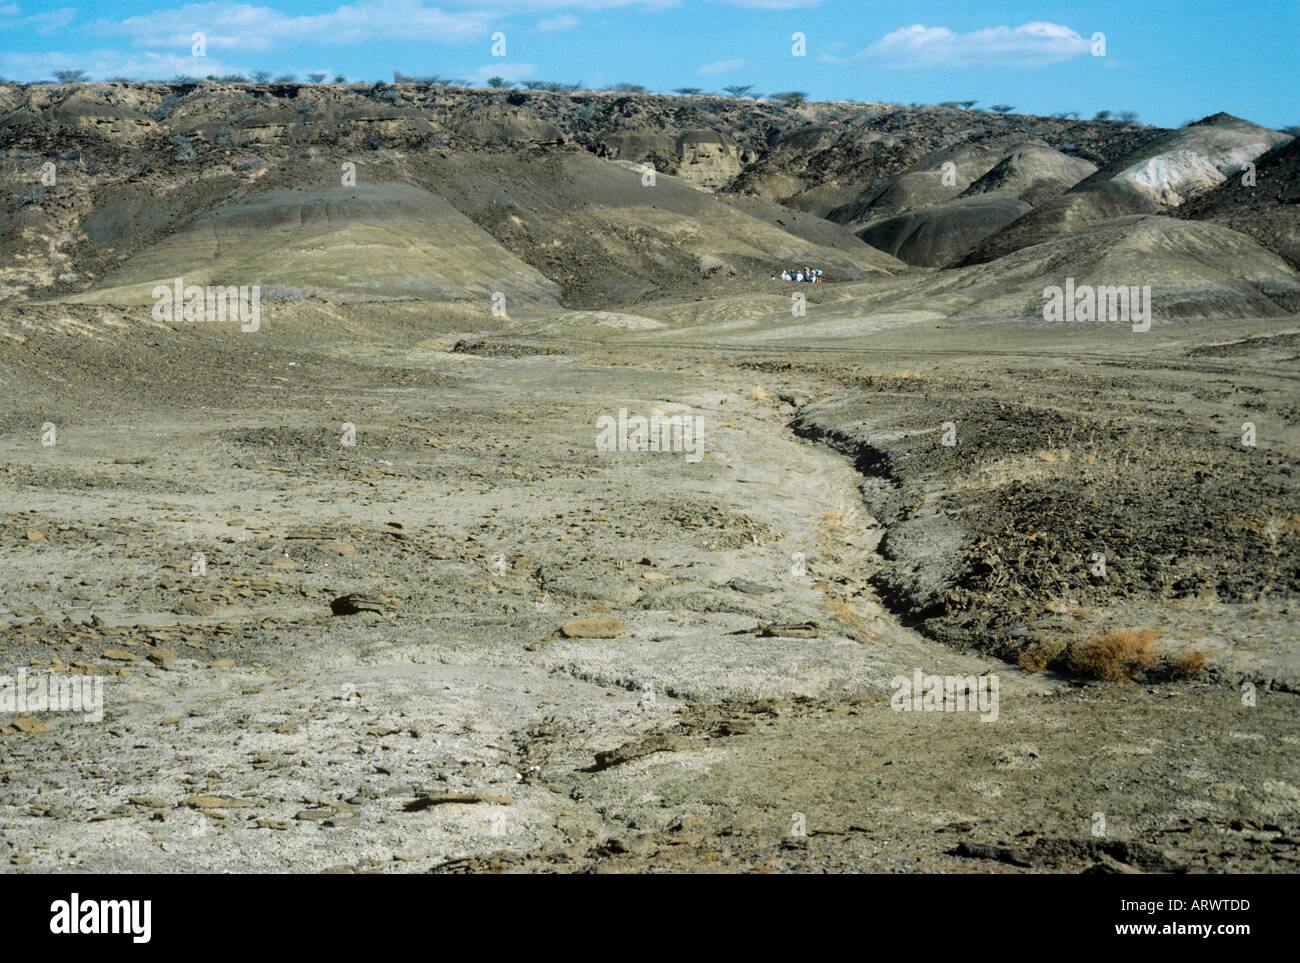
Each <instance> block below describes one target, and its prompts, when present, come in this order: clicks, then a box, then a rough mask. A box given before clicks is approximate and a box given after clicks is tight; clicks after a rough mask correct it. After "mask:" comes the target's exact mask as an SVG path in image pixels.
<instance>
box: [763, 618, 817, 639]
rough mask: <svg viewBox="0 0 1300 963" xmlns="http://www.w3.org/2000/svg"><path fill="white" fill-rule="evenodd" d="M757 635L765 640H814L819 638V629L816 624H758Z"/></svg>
mask: <svg viewBox="0 0 1300 963" xmlns="http://www.w3.org/2000/svg"><path fill="white" fill-rule="evenodd" d="M758 634H759V635H761V636H764V637H766V638H785V639H816V638H819V637H820V636H821V634H822V633H821V629H820V628H818V626H817V623H816V622H798V623H793V624H787V625H768V624H767V623H765V622H760V623H758Z"/></svg>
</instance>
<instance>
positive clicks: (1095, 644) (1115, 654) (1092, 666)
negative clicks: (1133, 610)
mask: <svg viewBox="0 0 1300 963" xmlns="http://www.w3.org/2000/svg"><path fill="white" fill-rule="evenodd" d="M1158 638H1160V630H1159V629H1143V630H1142V631H1141V632H1138V631H1135V630H1133V629H1113V630H1111V631H1110V632H1107V633H1106V634H1105V635H1095V636H1093V637H1092V638H1091V639H1089V640H1088V641H1087V642H1085V643H1084V644H1083V645H1081V646H1078V647H1077V648H1075V649H1074V650H1073V651H1072V652H1071V653H1070V657H1069V665H1070V671H1071V672H1074V673H1075V674H1076V675H1081V676H1084V677H1086V678H1089V679H1102V680H1104V681H1106V682H1132V681H1133V676H1134V675H1135V674H1137V673H1138V672H1141V671H1143V670H1145V669H1149V668H1151V666H1153V665H1155V664H1156V662H1157V661H1159V656H1158V655H1156V652H1155V641H1156V639H1158Z"/></svg>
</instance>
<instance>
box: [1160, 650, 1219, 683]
mask: <svg viewBox="0 0 1300 963" xmlns="http://www.w3.org/2000/svg"><path fill="white" fill-rule="evenodd" d="M1165 661H1166V662H1167V663H1168V665H1169V677H1170V678H1171V679H1194V678H1196V676H1198V675H1202V674H1204V673H1205V672H1206V671H1207V670H1208V669H1209V668H1210V657H1209V655H1208V654H1206V652H1205V651H1204V650H1203V649H1193V650H1191V651H1190V652H1175V653H1174V654H1173V655H1171V656H1169V657H1168V658H1167V659H1166V660H1165Z"/></svg>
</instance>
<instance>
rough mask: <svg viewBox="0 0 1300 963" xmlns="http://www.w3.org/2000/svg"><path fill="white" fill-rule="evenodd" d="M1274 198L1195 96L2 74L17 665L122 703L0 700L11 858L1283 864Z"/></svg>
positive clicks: (1236, 126)
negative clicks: (1138, 118)
mask: <svg viewBox="0 0 1300 963" xmlns="http://www.w3.org/2000/svg"><path fill="white" fill-rule="evenodd" d="M1243 165H1249V166H1250V167H1251V168H1252V170H1253V171H1254V178H1253V180H1254V183H1245V182H1244V181H1243V176H1242V171H1243ZM1298 183H1300V174H1298V168H1297V153H1296V149H1295V141H1294V140H1292V139H1291V137H1290V135H1288V134H1287V133H1284V132H1280V131H1275V130H1269V129H1266V128H1263V127H1259V126H1257V125H1255V124H1252V123H1249V122H1248V121H1246V120H1243V119H1240V118H1235V117H1229V116H1227V115H1223V114H1218V115H1214V116H1210V117H1207V118H1205V119H1204V120H1202V121H1199V122H1197V123H1194V124H1191V125H1189V126H1186V127H1183V128H1179V129H1177V130H1163V129H1158V128H1154V127H1145V126H1142V125H1138V124H1136V123H1120V122H1114V121H1078V120H1069V119H1062V118H1044V117H1036V116H1020V115H1015V114H1009V115H1006V116H1002V115H996V114H991V113H985V112H981V111H972V110H962V109H959V108H940V107H925V108H907V107H900V106H895V105H888V104H863V103H806V104H803V105H800V106H796V107H790V106H784V105H781V104H777V103H771V102H756V101H742V100H739V99H737V98H721V97H716V98H715V97H703V96H701V97H659V96H654V95H622V94H610V93H587V92H583V93H573V94H559V93H551V92H542V91H536V92H524V91H485V90H484V91H478V90H461V89H450V88H445V87H430V86H427V85H415V84H408V85H398V86H393V85H375V86H374V87H371V86H368V85H367V86H361V85H357V86H346V85H321V86H308V85H298V84H262V85H257V84H244V85H236V84H220V83H200V84H184V85H163V84H156V85H142V84H127V83H119V84H80V85H33V86H20V85H0V198H3V203H0V385H2V386H3V400H4V403H3V405H2V406H0V493H2V495H3V498H4V501H5V502H6V504H5V505H4V508H3V512H2V513H0V651H2V652H3V659H0V674H7V675H9V676H14V675H15V673H17V672H18V671H19V670H20V669H21V670H23V671H24V672H25V673H26V674H27V676H28V677H29V678H35V677H38V676H39V677H42V678H45V677H50V678H54V677H57V678H60V679H71V678H76V679H77V680H78V681H80V680H82V679H98V680H101V681H102V692H103V712H102V718H100V719H93V718H91V717H90V716H89V715H88V714H87V713H85V712H74V711H29V712H25V713H24V712H20V711H16V710H15V711H12V712H0V865H2V866H3V868H4V869H5V870H6V871H9V872H148V871H152V872H157V871H161V872H203V871H219V872H227V871H233V872H249V871H260V872H280V871H294V872H317V871H324V870H331V871H345V872H683V871H687V872H851V871H865V872H945V873H986V872H999V873H1002V872H1021V873H1023V872H1104V873H1123V872H1192V873H1220V872H1248V873H1289V872H1295V871H1297V869H1298V868H1300V640H1298V639H1297V624H1298V621H1300V619H1298V617H1300V613H1298V612H1297V591H1300V498H1298V497H1297V495H1298V493H1300V479H1297V477H1296V471H1297V456H1298V455H1300V365H1297V361H1298V360H1300V314H1298V313H1297V312H1300V272H1298V271H1297V266H1300V260H1298V253H1300V247H1298V246H1297V225H1298V224H1300V218H1298V216H1297V210H1296V203H1297V200H1300V189H1298V188H1297V184H1298ZM806 266H812V267H815V268H818V269H821V270H823V271H824V272H825V273H824V278H825V280H824V281H823V282H822V283H818V284H806V283H802V284H801V283H797V282H790V281H784V280H781V279H780V278H779V277H778V275H779V274H780V272H781V271H782V269H796V270H800V269H802V268H804V267H806ZM177 278H181V279H183V285H182V288H183V287H184V286H185V285H198V286H200V288H210V287H211V286H223V287H224V286H228V285H235V286H240V285H243V286H253V285H256V286H258V288H259V290H260V297H261V301H260V313H259V314H258V315H257V317H256V324H245V325H243V326H242V328H241V324H240V323H239V319H238V318H236V317H222V318H220V319H217V318H213V317H211V316H210V315H204V316H201V317H198V318H196V319H195V320H187V318H186V316H185V315H184V312H183V311H181V310H178V311H177V312H176V313H175V314H173V315H172V316H170V317H168V316H166V315H165V314H160V311H159V308H158V303H159V296H158V294H157V292H156V290H155V289H156V288H157V287H158V286H159V285H162V286H164V287H165V288H167V289H170V288H171V286H172V285H173V282H174V279H177ZM1086 286H1092V287H1097V286H1106V287H1115V288H1118V287H1120V286H1122V287H1124V288H1125V290H1126V293H1127V291H1128V290H1129V289H1130V288H1131V289H1133V297H1132V300H1131V301H1126V302H1124V303H1125V305H1126V310H1125V312H1124V314H1123V316H1122V317H1121V316H1119V315H1117V314H1115V313H1114V311H1113V310H1110V312H1109V313H1108V310H1107V308H1108V302H1107V299H1106V296H1105V295H1104V294H1103V295H1101V296H1099V297H1098V298H1097V299H1096V301H1095V302H1093V304H1092V308H1091V310H1090V311H1088V312H1084V311H1083V309H1081V308H1080V307H1079V306H1078V305H1077V304H1076V303H1074V302H1072V301H1069V300H1067V303H1066V309H1065V312H1064V314H1063V315H1062V316H1058V317H1056V318H1053V317H1051V316H1050V312H1045V305H1047V304H1048V303H1049V302H1050V300H1051V298H1050V296H1049V294H1048V293H1047V292H1048V290H1049V289H1051V288H1053V287H1057V288H1060V289H1063V290H1068V291H1069V292H1076V291H1079V290H1081V289H1082V288H1084V287H1086ZM1142 287H1147V288H1149V294H1148V300H1147V302H1146V303H1147V306H1148V310H1147V312H1146V315H1145V317H1143V316H1142V312H1141V311H1140V310H1139V307H1138V306H1139V305H1140V303H1141V300H1142V299H1141V298H1140V297H1139V296H1138V293H1137V291H1138V289H1141V288H1142ZM186 297H187V298H188V295H186ZM1065 297H1066V298H1067V299H1069V298H1070V295H1069V294H1067V295H1065ZM1109 307H1110V308H1112V309H1113V308H1114V303H1113V302H1112V303H1111V304H1110V305H1109ZM1128 309H1131V310H1128ZM244 320H247V318H245V319H244ZM245 329H247V330H245ZM638 415H639V416H642V417H644V418H651V417H652V416H654V417H656V418H659V417H665V418H666V417H676V418H678V419H689V422H687V423H689V424H693V425H697V426H698V432H699V434H698V435H697V436H696V439H695V440H696V441H698V442H699V445H698V447H697V448H694V449H693V448H692V447H691V445H690V444H689V443H687V442H686V441H684V440H683V442H682V444H680V445H670V446H668V447H669V448H671V449H672V450H661V451H652V450H636V446H635V443H634V444H632V445H630V446H618V445H614V446H613V450H609V449H610V447H611V446H609V445H606V444H603V443H602V441H601V438H602V423H604V424H609V423H611V422H612V423H614V424H619V423H622V424H628V423H629V419H630V418H634V417H635V416H638ZM679 440H680V439H679ZM633 441H634V442H635V439H633ZM917 673H919V674H921V675H922V676H923V677H925V676H936V675H937V676H942V677H957V678H958V679H959V680H967V681H969V682H971V683H974V686H973V687H972V688H971V690H970V701H971V703H972V705H970V706H968V707H967V711H926V710H925V707H923V706H922V705H920V704H919V703H918V704H916V705H912V704H910V703H908V704H906V705H900V700H899V695H898V690H899V684H898V680H899V679H900V678H901V679H903V680H906V681H907V682H910V681H911V680H913V679H914V678H915V675H916V674H917ZM991 680H992V681H991ZM965 684H966V682H962V681H959V682H958V687H959V689H958V691H963V692H964V690H962V689H961V688H960V687H961V686H962V685H965ZM993 686H996V688H992V687H993ZM990 689H991V691H993V692H995V693H996V701H995V703H994V704H993V706H992V707H990V706H987V705H984V704H982V703H981V704H980V709H981V711H970V710H971V709H973V708H974V707H975V706H974V703H975V702H976V691H977V690H978V691H980V692H984V691H987V690H990ZM0 708H3V707H2V706H0ZM900 708H908V709H919V710H920V711H898V710H899V709H900Z"/></svg>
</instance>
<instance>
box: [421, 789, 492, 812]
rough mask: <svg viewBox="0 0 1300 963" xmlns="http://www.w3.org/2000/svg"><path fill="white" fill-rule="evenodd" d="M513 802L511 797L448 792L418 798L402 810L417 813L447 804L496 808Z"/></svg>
mask: <svg viewBox="0 0 1300 963" xmlns="http://www.w3.org/2000/svg"><path fill="white" fill-rule="evenodd" d="M514 801H515V800H514V797H513V796H488V795H484V794H483V793H477V792H462V793H457V792H448V793H442V794H441V795H437V796H419V797H417V798H415V799H413V800H411V801H410V802H409V803H407V804H406V805H405V806H403V807H402V808H403V809H405V810H406V811H407V812H408V813H418V812H419V811H420V810H422V809H428V808H429V807H430V806H443V805H446V804H448V803H493V804H495V805H497V806H509V805H511V804H513V803H514Z"/></svg>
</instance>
